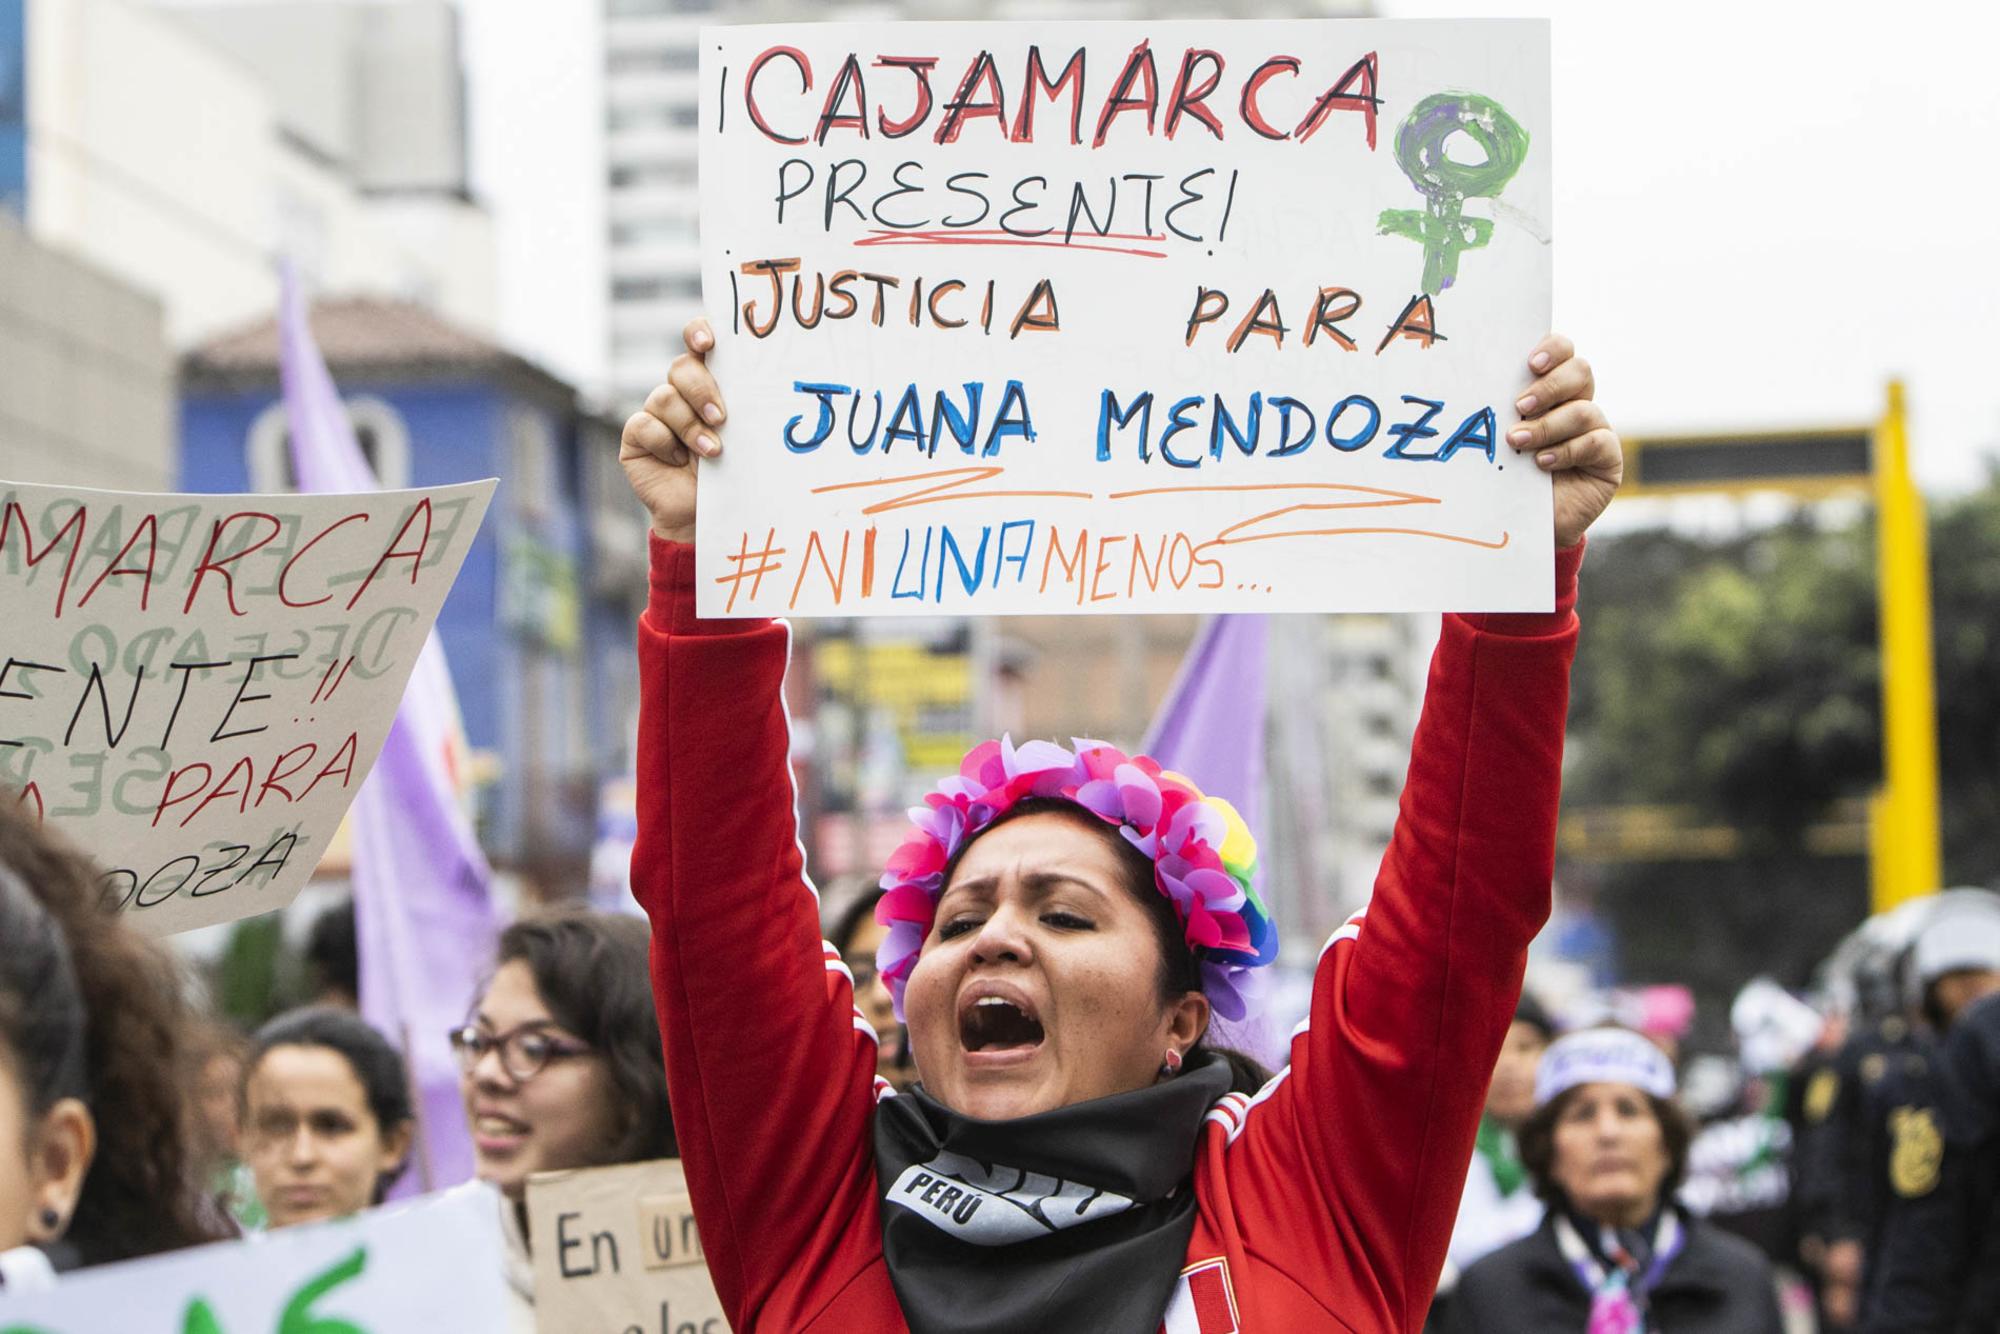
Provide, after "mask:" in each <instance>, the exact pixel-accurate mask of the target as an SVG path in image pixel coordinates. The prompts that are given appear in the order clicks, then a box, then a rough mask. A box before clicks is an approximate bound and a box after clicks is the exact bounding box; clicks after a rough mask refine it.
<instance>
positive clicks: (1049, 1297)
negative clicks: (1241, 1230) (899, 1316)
mask: <svg viewBox="0 0 2000 1334" xmlns="http://www.w3.org/2000/svg"><path fill="white" fill-rule="evenodd" d="M1227 1092H1229V1067H1228V1065H1227V1064H1226V1063H1225V1062H1224V1061H1223V1060H1222V1059H1221V1058H1219V1057H1216V1056H1214V1055H1212V1054H1204V1055H1202V1056H1197V1057H1196V1059H1195V1060H1194V1062H1192V1063H1191V1064H1189V1065H1188V1067H1187V1068H1186V1069H1184V1070H1183V1071H1182V1072H1181V1073H1180V1074H1179V1075H1178V1076H1176V1077H1175V1078H1173V1079H1169V1080H1164V1081H1162V1082H1161V1083H1158V1084H1154V1085H1152V1086H1151V1087H1149V1088H1143V1089H1137V1090H1135V1091H1133V1092H1131V1093H1120V1094H1116V1095H1114V1096H1112V1097H1109V1098H1096V1099H1093V1100H1092V1101H1090V1102H1081V1103H1076V1104H1074V1105H1072V1106H1069V1107H1059V1108H1057V1109H1056V1110H1054V1111H1052V1112H1043V1113H1041V1114H1039V1115H1036V1116H1024V1117H1020V1118H1018V1119H1016V1120H1011V1121H976V1120H973V1119H972V1118H971V1117H966V1116H960V1115H959V1114H958V1113H956V1112H954V1111H952V1110H951V1109H950V1108H948V1107H945V1106H944V1105H943V1104H941V1103H939V1102H938V1101H937V1100H936V1099H934V1098H932V1097H931V1096H930V1095H928V1094H926V1093H925V1092H924V1091H923V1090H922V1088H920V1087H919V1088H915V1089H912V1090H910V1091H909V1092H908V1093H904V1094H901V1095H899V1096H897V1097H893V1098H885V1099H883V1100H882V1102H881V1103H880V1104H878V1105H877V1107H876V1109H875V1171H876V1176H877V1178H878V1180H879V1182H880V1184H881V1188H882V1251H883V1255H884V1257H885V1258H886V1259H887V1261H888V1265H889V1277H890V1279H891V1280H892V1281H893V1282H894V1284H895V1286H896V1297H897V1300H898V1301H900V1302H901V1304H902V1307H903V1317H904V1319H906V1320H907V1321H909V1325H910V1328H911V1329H912V1330H913V1331H915V1334H943V1332H944V1331H952V1334H1013V1332H1015V1331H1022V1330H1053V1331H1066V1330H1090V1331H1101V1332H1102V1334H1156V1331H1157V1330H1158V1329H1159V1328H1160V1321H1161V1319H1162V1318H1163V1317H1164V1316H1165V1314H1166V1309H1167V1301H1168V1299H1169V1298H1171V1297H1172V1296H1173V1290H1174V1282H1175V1280H1176V1279H1177V1278H1179V1276H1180V1271H1181V1267H1182V1265H1183V1264H1185V1263H1186V1256H1187V1246H1188V1238H1189V1237H1190V1236H1192V1235H1193V1233H1194V1207H1195V1201H1194V1192H1193V1190H1192V1189H1191V1182H1190V1178H1191V1176H1192V1174H1193V1170H1194V1150H1195V1141H1196V1139H1197V1137H1198V1136H1199V1135H1200V1134H1201V1122H1202V1117H1203V1116H1204V1115H1205V1114H1206V1113H1207V1111H1208V1109H1209V1108H1210V1107H1211V1106H1213V1105H1214V1104H1215V1102H1216V1100H1217V1099H1219V1098H1221V1097H1222V1095H1223V1094H1225V1093H1227Z"/></svg>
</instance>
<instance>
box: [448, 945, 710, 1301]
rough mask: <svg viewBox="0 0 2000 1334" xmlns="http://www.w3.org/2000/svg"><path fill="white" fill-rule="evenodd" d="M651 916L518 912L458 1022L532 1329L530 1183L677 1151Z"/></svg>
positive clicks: (465, 1085)
mask: <svg viewBox="0 0 2000 1334" xmlns="http://www.w3.org/2000/svg"><path fill="white" fill-rule="evenodd" d="M646 942H647V932H646V924H645V923H644V922H642V921H640V920H639V919H637V918H632V917H612V916H607V915H605V914H601V913H586V912H566V913H562V914H558V915H555V916H549V917H537V918H531V919H528V920H526V921H520V922H516V923H514V924H513V925H512V926H510V927H508V928H507V929H506V931H504V932H502V933H501V936H500V949H499V954H498V958H497V961H496V964H495V967H494V970H493V978H492V980H491V981H490V982H488V983H487V984H486V989H485V991H484V992H483V993H482V994H481V995H480V996H479V997H478V999H477V1000H476V1001H475V1002H474V1004H473V1007H472V1013H471V1015H470V1016H469V1017H468V1018H467V1020H466V1023H465V1025H464V1026H463V1027H461V1028H458V1029H455V1030H454V1031H453V1032H452V1034H451V1043H452V1047H453V1049H454V1050H456V1051H457V1053H458V1058H459V1069H460V1071H461V1073H460V1075H459V1090H460V1092H461V1094H462V1095H463V1096H464V1100H465V1118H466V1122H467V1124H468V1125H469V1126H470V1127H471V1129H472V1146H473V1158H474V1164H475V1168H476V1171H477V1174H478V1176H479V1179H480V1180H482V1181H488V1182H491V1183H492V1184H493V1185H494V1186H496V1187H498V1188H499V1191H500V1194H501V1196H502V1197H503V1207H502V1209H501V1214H500V1218H501V1231H502V1234H503V1235H504V1236H505V1237H506V1239H507V1281H508V1287H509V1290H510V1292H511V1294H512V1298H513V1301H512V1316H513V1328H514V1329H515V1330H517V1331H523V1332H525V1331H532V1330H533V1329H534V1327H535V1305H534V1303H535V1288H534V1266H533V1263H532V1261H531V1259H530V1257H529V1253H528V1228H527V1186H528V1178H529V1177H530V1176H531V1175H533V1174H534V1173H536V1172H555V1171H561V1170H564V1169H567V1168H578V1167H605V1166H609V1165H611V1164H613V1163H632V1162H643V1161H646V1160H648V1159H652V1158H671V1157H675V1156H677V1155H678V1153H679V1149H678V1147H677V1146H676V1144H675V1141H674V1130H673V1121H672V1119H671V1115H670V1113H669V1112H668V1109H667V1073H666V1066H665V1063H664V1061H663V1058H662V1056H661V1052H660V1029H659V1023H658V1021H657V1020H656V1019H655V1018H654V1017H653V996H652V991H651V989H650V986H651V984H650V981H649V978H648V974H647V971H646Z"/></svg>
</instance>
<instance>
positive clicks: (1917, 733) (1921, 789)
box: [1870, 380, 1944, 912]
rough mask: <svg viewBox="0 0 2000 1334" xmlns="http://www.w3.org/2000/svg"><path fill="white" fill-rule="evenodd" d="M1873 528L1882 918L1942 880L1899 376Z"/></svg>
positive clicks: (1918, 544)
mask: <svg viewBox="0 0 2000 1334" xmlns="http://www.w3.org/2000/svg"><path fill="white" fill-rule="evenodd" d="M1875 523H1876V535H1875V536H1876V546H1877V552H1876V561H1877V571H1878V577H1877V587H1878V588H1879V590H1880V595H1879V596H1880V601H1881V610H1880V620H1881V636H1882V761H1883V764H1882V773H1883V780H1884V791H1883V793H1882V794H1881V796H1880V797H1879V798H1878V799H1877V800H1876V802H1875V803H1874V804H1873V810H1872V814H1873V816H1874V825H1875V828H1874V830H1873V837H1872V838H1871V840H1870V844H1871V852H1872V854H1873V858H1874V860H1873V865H1872V866H1871V875H1870V879H1871V882H1872V885H1873V889H1874V900H1875V910H1876V911H1877V912H1882V911H1885V910H1887V909H1889V908H1893V907H1895V906H1896V905H1897V904H1899V903H1904V902H1907V901H1909V900H1910V899H1914V898H1918V897H1921V896H1922V895H1925V894H1931V893H1935V892H1936V891H1937V889H1938V888H1939V887H1940V885H1941V883H1942V881H1943V876H1944V864H1943V863H1944V858H1943V853H1942V838H1941V836H1940V833H1939V820H1938V760H1937V700H1936V687H1935V684H1934V668H1933V666H1932V661H1931V585H1930V552H1929V540H1928V538H1927V536H1926V534H1927V525H1926V523H1925V520H1924V501H1923V496H1922V495H1921V494H1919V493H1918V491H1917V486H1916V482H1915V481H1914V480H1913V479H1912V478H1911V476H1910V437H1909V429H1908V420H1907V418H1906V416H1905V408H1904V402H1903V385H1902V382H1901V381H1900V380H1892V381H1891V382H1890V384H1889V407H1888V411H1887V413H1886V414H1885V415H1884V416H1883V418H1882V422H1881V424H1880V426H1878V427H1877V428H1876V432H1875Z"/></svg>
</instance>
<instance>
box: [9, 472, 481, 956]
mask: <svg viewBox="0 0 2000 1334" xmlns="http://www.w3.org/2000/svg"><path fill="white" fill-rule="evenodd" d="M493 487H494V483H493V482H490V481H487V482H477V483H470V484H467V485H463V486H448V487H437V488H433V489H429V490H421V491H383V492H375V493H370V494H366V495H350V496H340V495H310V496H215V495H130V494H125V493H121V492H113V491H82V490H72V489H67V488H61V487H49V486H31V485H27V484H25V483H16V482H0V624H4V625H5V626H6V640H5V647H4V649H0V788H4V789H6V790H8V792H9V798H7V799H18V800H19V801H20V802H21V803H22V804H23V805H24V806H26V807H27V808H28V809H29V810H31V811H33V812H34V813H35V814H36V815H38V816H39V817H41V818H42V819H44V820H46V821H48V822H49V823H51V824H53V825H56V826H58V827H59V828H61V829H62V830H63V831H64V832H65V833H66V834H68V835H69V836H70V837H71V838H72V839H73V840H74V841H75V842H77V843H78V844H80V845H81V846H82V847H83V848H84V850H85V851H87V852H89V853H90V854H91V855H92V856H94V857H95V858H96V859H97V861H98V864H99V865H100V866H101V867H102V868H103V869H104V872H105V874H104V880H103V886H104V895H105V898H106V900H107V901H108V902H110V903H113V904H115V905H116V906H118V907H119V908H120V909H121V910H122V911H124V912H126V913H128V914H130V916H131V919H132V922H133V924H134V925H135V926H138V927H140V928H143V929H144V930H146V931H149V932H152V933H154V934H161V933H165V932H171V931H181V930H186V929H188V928H190V927H197V926H207V925H209V924H211V923H214V922H221V921H227V920H230V919H232V918H238V917H248V916H251V915H253V914H256V913H262V912H268V911H270V910H271V909H273V908H281V907H283V906H284V905H285V904H287V903H289V902H291V901H292V899H293V897H294V896H296V895H297V893H298V891H299V888H300V887H301V886H302V885H304V884H305V882H306V880H307V878H308V877H309V876H310V875H311V874H312V870H313V867H314V865H315V864H316V863H317V862H318V861H319V858H320V855H321V854H322V853H323V852H324V851H325V850H326V846H327V843H328V841H329V840H330V839H331V838H332V837H333V833H334V831H335V829H336V828H338V826H339V824H340V821H341V817H342V816H343V815H345V814H346V812H347V807H348V803H349V802H350V801H351V800H352V799H353V797H354V794H355V791H356V790H357V789H358V788H359V787H360V786H361V781H362V780H363V779H364V778H366V777H367V776H368V770H369V768H370V767H371V766H372V765H373V764H374V762H375V756H376V753H377V752H378V751H380V750H381V748H382V742H383V739H384V738H385V737H386V736H387V735H388V730H389V725H390V723H391V722H392V721H393V720H394V718H395V714H396V706H397V703H398V702H399V701H400V700H401V699H402V695H403V686H404V683H405V682H406V681H407V680H408V679H409V675H410V671H411V669H412V667H413V666H414V665H415V662H416V658H417V654H418V652H419V650H421V649H422V648H423V645H424V640H425V637H426V636H427V635H428V634H429V633H430V629H431V625H432V623H433V622H434V621H436V619H437V615H438V609H439V608H440V607H442V606H443V604H444V599H445V594H446V593H448V592H449V591H450V590H451V585H452V581H453V580H454V579H455V578H457V576H458V569H459V566H460V564H461V563H462V562H463V561H464V559H465V554H466V551H467V550H468V549H469V548H470V546H471V544H472V539H473V536H474V535H475V534H476V533H477V532H478V531H479V524H480V520H481V519H482V518H483V517H484V515H485V513H486V506H487V503H488V501H489V500H490V499H491V498H492V495H493Z"/></svg>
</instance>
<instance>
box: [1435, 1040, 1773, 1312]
mask: <svg viewBox="0 0 2000 1334" xmlns="http://www.w3.org/2000/svg"><path fill="white" fill-rule="evenodd" d="M1674 1092H1675V1087H1674V1068H1673V1065H1672V1064H1671V1063H1670V1062H1669V1061H1668V1060H1667V1058H1666V1056H1665V1054H1663V1053H1662V1052H1661V1051H1660V1050H1659V1048H1658V1047H1656V1046H1654V1045H1653V1043H1651V1042H1650V1041H1648V1040H1647V1039H1646V1038H1644V1037H1642V1036H1640V1035H1639V1034H1638V1033H1635V1032H1633V1031H1631V1030H1629V1029H1623V1028H1593V1029H1586V1030H1584V1031H1583V1032H1580V1033H1572V1034H1570V1035H1569V1036H1568V1037H1565V1038H1561V1039H1559V1040H1558V1041H1556V1042H1555V1043H1554V1044H1553V1045H1552V1046H1551V1047H1550V1048H1549V1050H1548V1053H1547V1054H1546V1055H1545V1056H1543V1058H1542V1064H1541V1069H1540V1072H1539V1073H1538V1074H1537V1076H1536V1079H1535V1103H1536V1107H1535V1112H1534V1115H1533V1116H1531V1117H1529V1118H1528V1121H1527V1123H1526V1124H1525V1125H1523V1126H1522V1127H1521V1136H1520V1139H1521V1159H1522V1162H1523V1163H1524V1164H1525V1165H1526V1167H1527V1169H1528V1173H1529V1175H1530V1176H1531V1177H1533V1179H1534V1185H1535V1194H1536V1195H1538V1196H1539V1197H1540V1198H1541V1199H1542V1201H1543V1202H1544V1203H1545V1204H1546V1205H1547V1206H1548V1212H1547V1213H1546V1214H1545V1215H1544V1216H1543V1219H1542V1224H1541V1227H1540V1228H1539V1229H1537V1230H1536V1231H1535V1233H1534V1234H1533V1235H1532V1236H1529V1237H1525V1238H1523V1239H1522V1240H1520V1241H1517V1242H1514V1243H1513V1244H1512V1245H1510V1246H1506V1247H1504V1248H1502V1249H1501V1250H1498V1251H1495V1252H1494V1253H1493V1254H1492V1255H1489V1256H1487V1257H1486V1258H1485V1259H1484V1260H1481V1261H1479V1262H1478V1263H1477V1264H1475V1265H1473V1266H1472V1267H1471V1268H1470V1269H1467V1270H1466V1271H1465V1274H1464V1277H1462V1278H1461V1279H1460V1280H1459V1284H1458V1290H1457V1292H1456V1293H1455V1294H1454V1295H1453V1297H1452V1303H1451V1317H1450V1320H1449V1322H1448V1323H1447V1325H1446V1328H1447V1329H1448V1330H1451V1331H1453V1332H1454V1334H1513V1332H1514V1331H1517V1330H1518V1331H1521V1332H1522V1334H1561V1332H1562V1331H1574V1334H1651V1332H1652V1331H1670V1332H1671V1334H1780V1331H1782V1330H1783V1328H1784V1321H1783V1318H1782V1317H1781V1316H1780V1315H1779V1313H1778V1298H1777V1287H1776V1279H1775V1278H1774V1276H1773V1275H1772V1272H1771V1266H1770V1265H1769V1263H1767V1262H1766V1261H1765V1259H1764V1257H1763V1256H1762V1255H1760V1254H1759V1253H1758V1251H1757V1249H1756V1247H1754V1246H1752V1245H1750V1243H1748V1242H1746V1241H1744V1240H1743V1239H1742V1238H1740V1237H1735V1236H1731V1235H1730V1234H1729V1233H1726V1232H1724V1231H1722V1230H1721V1229H1720V1228H1718V1227H1716V1226H1714V1225H1713V1224H1711V1223H1709V1222H1707V1221H1706V1220H1705V1219H1700V1218H1696V1217H1695V1216H1694V1215H1693V1214H1690V1213H1689V1212H1688V1211H1687V1210H1686V1209H1684V1208H1682V1207H1681V1206H1680V1205H1679V1204H1678V1203H1677V1202H1676V1201H1675V1199H1674V1190H1675V1189H1676V1187H1678V1186H1679V1185H1680V1182H1681V1179H1682V1177H1683V1176H1684V1175H1685V1173H1686V1171H1687V1153H1688V1143H1689V1141H1690V1140H1691V1139H1692V1138H1693V1135H1694V1127H1693V1125H1692V1124H1691V1123H1690V1122H1689V1120H1688V1117H1687V1114H1686V1113H1685V1112H1683V1111H1682V1110H1681V1109H1680V1108H1679V1107H1678V1106H1677V1105H1676V1104H1675V1103H1674V1101H1673V1097H1674Z"/></svg>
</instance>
